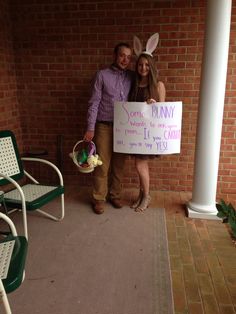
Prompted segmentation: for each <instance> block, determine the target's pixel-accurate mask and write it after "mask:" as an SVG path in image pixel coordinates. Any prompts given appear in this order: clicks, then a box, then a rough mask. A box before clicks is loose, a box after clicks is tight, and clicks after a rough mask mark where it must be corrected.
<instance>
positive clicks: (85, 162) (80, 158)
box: [70, 140, 102, 173]
mask: <svg viewBox="0 0 236 314" xmlns="http://www.w3.org/2000/svg"><path fill="white" fill-rule="evenodd" d="M70 157H71V158H72V160H73V162H74V164H75V165H76V166H77V168H78V170H79V172H82V173H90V172H93V171H94V168H95V167H97V166H99V165H101V164H102V161H101V160H100V158H99V156H98V155H97V154H96V146H95V144H94V142H92V141H90V142H86V141H83V140H81V141H78V142H77V143H76V144H75V145H74V147H73V151H72V153H70Z"/></svg>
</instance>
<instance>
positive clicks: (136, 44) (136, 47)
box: [134, 36, 143, 56]
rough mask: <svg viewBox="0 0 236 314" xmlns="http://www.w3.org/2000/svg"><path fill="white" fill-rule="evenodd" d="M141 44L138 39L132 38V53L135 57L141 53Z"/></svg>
mask: <svg viewBox="0 0 236 314" xmlns="http://www.w3.org/2000/svg"><path fill="white" fill-rule="evenodd" d="M142 49H143V47H142V44H141V41H140V39H139V38H138V37H137V36H134V52H135V54H136V56H139V55H140V53H141V52H142Z"/></svg>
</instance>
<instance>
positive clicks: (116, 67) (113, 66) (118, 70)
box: [111, 63, 127, 74]
mask: <svg viewBox="0 0 236 314" xmlns="http://www.w3.org/2000/svg"><path fill="white" fill-rule="evenodd" d="M111 69H112V70H113V71H116V72H118V73H121V74H122V73H125V72H126V71H127V70H122V69H120V68H118V66H117V65H116V64H115V63H112V64H111Z"/></svg>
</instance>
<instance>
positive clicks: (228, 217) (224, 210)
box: [216, 200, 236, 238]
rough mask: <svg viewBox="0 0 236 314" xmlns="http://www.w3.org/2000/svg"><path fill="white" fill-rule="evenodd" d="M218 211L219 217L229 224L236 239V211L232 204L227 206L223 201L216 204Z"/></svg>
mask: <svg viewBox="0 0 236 314" xmlns="http://www.w3.org/2000/svg"><path fill="white" fill-rule="evenodd" d="M216 208H217V210H218V214H217V216H218V217H219V218H221V219H222V221H223V222H224V223H228V224H229V225H230V228H231V230H232V233H233V236H234V237H235V238H236V211H235V209H234V207H233V205H232V204H231V203H229V204H226V203H225V201H223V200H221V201H220V203H218V204H216Z"/></svg>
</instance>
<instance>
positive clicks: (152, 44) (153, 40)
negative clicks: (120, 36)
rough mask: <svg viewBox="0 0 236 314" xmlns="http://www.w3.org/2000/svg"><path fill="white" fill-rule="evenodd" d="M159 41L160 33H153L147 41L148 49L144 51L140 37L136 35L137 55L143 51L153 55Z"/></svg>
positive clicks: (135, 48)
mask: <svg viewBox="0 0 236 314" xmlns="http://www.w3.org/2000/svg"><path fill="white" fill-rule="evenodd" d="M158 41H159V34H158V33H155V34H153V35H152V36H151V37H150V38H149V39H148V41H147V44H146V50H145V51H143V47H142V44H141V41H140V39H139V38H138V37H137V36H134V52H135V54H136V56H137V57H138V56H139V55H140V54H141V53H145V54H147V55H149V56H151V57H152V56H153V55H152V53H153V51H154V50H155V49H156V47H157V44H158Z"/></svg>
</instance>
